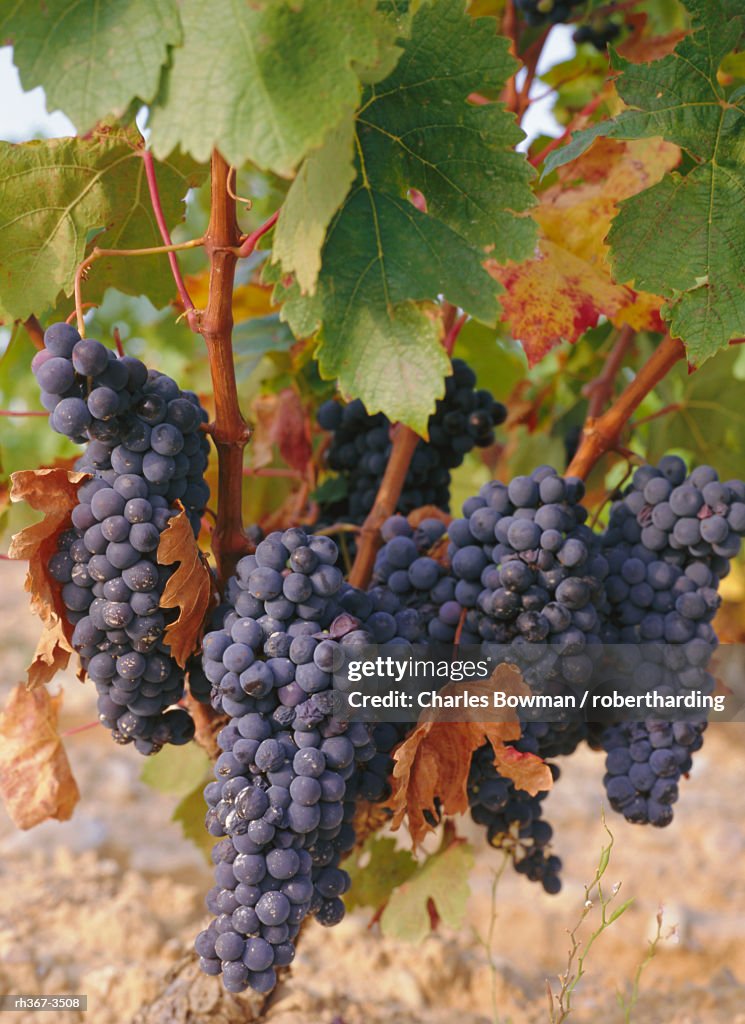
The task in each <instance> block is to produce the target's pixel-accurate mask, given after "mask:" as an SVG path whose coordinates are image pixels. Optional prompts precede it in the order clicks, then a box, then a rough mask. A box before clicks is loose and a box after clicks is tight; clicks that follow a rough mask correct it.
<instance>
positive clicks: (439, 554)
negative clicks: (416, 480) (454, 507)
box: [406, 505, 453, 569]
mask: <svg viewBox="0 0 745 1024" xmlns="http://www.w3.org/2000/svg"><path fill="white" fill-rule="evenodd" d="M406 519H407V520H408V523H409V526H412V527H413V528H414V529H415V530H416V528H417V526H419V524H420V523H421V522H422V521H423V520H425V519H439V520H440V521H441V522H443V523H444V524H445V526H450V524H451V523H452V521H453V517H452V516H451V515H450V513H448V512H443V511H442V509H441V508H438V507H437V506H436V505H422V507H421V508H415V509H414V511H413V512H409V514H408V516H407V517H406ZM449 546H450V541H449V540H448V536H447V534H446V533H444V534H443V535H442V537H440V539H439V540H438V541H435V543H434V544H433V545H432V547H431V548H430V549H429V551H428V552H427V554H428V555H429V557H430V558H434V560H435V561H436V562H439V563H440V565H442V566H444V568H445V569H449V568H450V559H449V558H448V547H449Z"/></svg>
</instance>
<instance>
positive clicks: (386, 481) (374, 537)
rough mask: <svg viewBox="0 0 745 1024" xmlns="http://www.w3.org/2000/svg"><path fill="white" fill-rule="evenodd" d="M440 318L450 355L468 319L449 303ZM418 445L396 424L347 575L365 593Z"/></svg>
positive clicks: (408, 430)
mask: <svg viewBox="0 0 745 1024" xmlns="http://www.w3.org/2000/svg"><path fill="white" fill-rule="evenodd" d="M441 317H442V325H443V330H444V333H445V337H444V339H443V346H444V348H445V350H446V352H447V354H448V355H452V353H453V347H454V346H455V342H456V339H457V337H458V335H459V334H460V331H461V329H462V327H463V324H464V323H465V322H466V320H467V319H468V317H467V315H466V314H465V313H463V314H461V315H460V316H458V309H457V306H454V305H453V304H452V303H450V302H444V303H443V305H442V307H441ZM418 443H419V435H418V434H416V433H415V432H414V431H413V430H412V429H411V428H410V427H406V426H404V424H403V423H397V424H396V426H395V427H394V434H393V446H392V447H391V454H390V456H389V458H388V464H387V465H386V467H385V473H384V474H383V479H382V480H381V481H380V487H379V488H378V493H377V494H376V496H375V502H374V504H373V507H372V508H371V509H370V512H369V513H368V515H367V518H366V519H365V522H364V523H363V524H362V529H361V530H360V536H359V544H358V547H357V554H356V555H355V559H354V565H353V566H352V571H351V572H350V574H349V582H350V583H351V584H352V586H355V587H360V588H361V589H363V590H364V588H365V587H366V586H367V585H368V583H369V582H370V577H371V576H372V571H373V566H374V564H375V554H376V552H377V550H378V548H379V547H380V528H381V526H382V525H383V523H384V522H385V521H386V519H388V517H389V516H392V515H393V513H394V512H395V511H396V506H397V504H398V499H399V498H400V497H401V491H402V490H403V487H404V483H405V481H406V474H407V473H408V472H409V466H410V465H411V459H412V457H413V455H414V451H415V449H416V446H417V444H418Z"/></svg>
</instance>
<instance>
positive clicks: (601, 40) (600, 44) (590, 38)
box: [572, 21, 621, 53]
mask: <svg viewBox="0 0 745 1024" xmlns="http://www.w3.org/2000/svg"><path fill="white" fill-rule="evenodd" d="M620 32H621V26H620V25H617V24H616V23H615V21H604V22H601V23H599V24H592V23H591V24H589V25H580V27H579V28H578V29H577V31H576V32H575V33H574V35H573V36H572V39H573V40H574V41H575V43H577V45H579V44H581V43H589V44H590V46H594V47H595V49H596V50H599V51H600V53H605V51H606V49H607V48H608V43H612V42H613V40H614V39H616V38H617V37H618V36H619V34H620Z"/></svg>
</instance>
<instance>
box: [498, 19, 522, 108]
mask: <svg viewBox="0 0 745 1024" xmlns="http://www.w3.org/2000/svg"><path fill="white" fill-rule="evenodd" d="M517 31H518V30H517V14H516V12H515V2H514V0H507V2H506V3H505V5H504V15H503V17H502V35H503V36H506V37H507V38H508V39H509V40H510V53H511V54H512V56H513V57H517ZM500 98H501V100H502V102H503V103H504V105H505V106H506V107H507V109H508V110H510V111H511V112H512V113H513V114H515V115H517V112H518V109H519V97H518V94H517V83H516V82H515V75H512V76H511V77H510V78H509V80H508V81H507V84H506V85H505V87H504V92H503V94H502V96H501V97H500Z"/></svg>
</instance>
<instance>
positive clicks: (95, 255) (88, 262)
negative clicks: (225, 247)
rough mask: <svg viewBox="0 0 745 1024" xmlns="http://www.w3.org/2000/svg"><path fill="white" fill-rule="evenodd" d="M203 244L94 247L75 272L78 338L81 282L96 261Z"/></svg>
mask: <svg viewBox="0 0 745 1024" xmlns="http://www.w3.org/2000/svg"><path fill="white" fill-rule="evenodd" d="M204 244H205V239H204V238H192V239H190V240H189V241H188V242H178V243H177V244H176V245H154V246H151V247H149V248H146V249H99V247H98V246H96V247H95V248H94V249H93V252H92V253H91V254H90V256H86V258H85V259H84V260H83V261H82V263H81V264H80V265H79V266H78V269H77V270H76V271H75V316H76V318H77V321H78V333H79V334H80V337H81V338H84V337H85V320H84V319H83V306H84V303H83V281H84V280H85V277H86V275H87V273H88V271H89V270H90V268H91V267H92V266H93V264H94V263H95V262H96V260H100V259H103V258H104V257H106V256H157V255H159V254H160V253H164V252H178V251H179V250H180V249H197V248H198V247H199V246H200V245H204Z"/></svg>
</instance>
